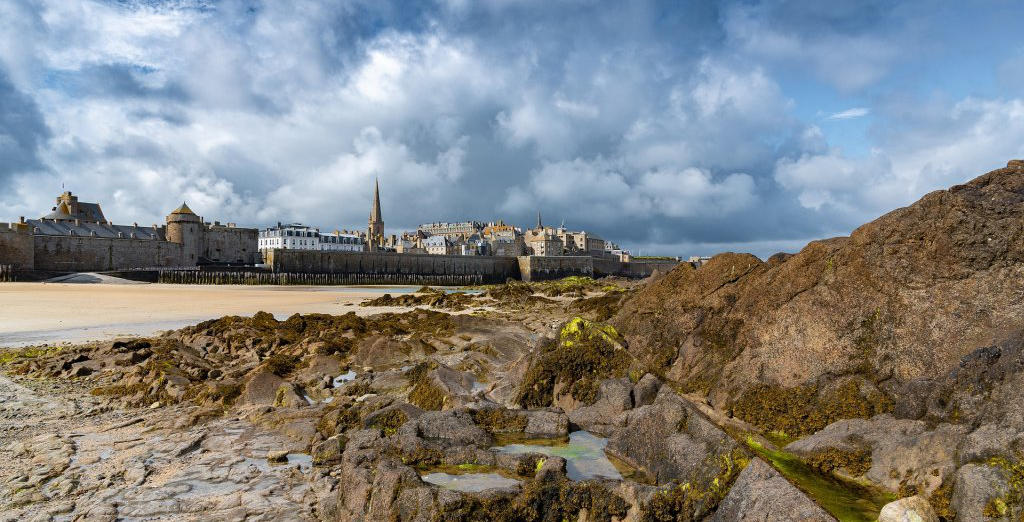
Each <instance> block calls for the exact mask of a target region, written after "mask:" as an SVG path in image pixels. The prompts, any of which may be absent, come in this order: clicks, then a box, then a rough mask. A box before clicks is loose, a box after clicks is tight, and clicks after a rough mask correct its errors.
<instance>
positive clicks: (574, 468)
mask: <svg viewBox="0 0 1024 522" xmlns="http://www.w3.org/2000/svg"><path fill="white" fill-rule="evenodd" d="M606 445H608V439H605V438H602V437H598V436H596V435H594V434H592V433H590V432H587V431H582V430H580V431H574V432H572V433H570V434H569V441H568V442H564V440H562V441H559V440H557V439H555V440H552V441H550V442H549V441H528V442H526V443H521V444H506V445H503V446H495V447H493V448H491V449H492V450H494V451H497V452H499V453H512V454H522V453H541V454H544V455H550V456H553V457H562V458H564V459H565V462H566V465H565V468H566V473H567V474H568V475H569V479H570V480H588V479H596V478H605V479H611V480H622V479H623V475H622V471H620V470H619V468H618V467H616V465H615V464H614V463H613V462H612V461H611V460H610V459H609V458H608V456H607V455H606V454H605V452H604V447H605V446H606ZM623 467H624V466H623ZM627 473H628V471H627Z"/></svg>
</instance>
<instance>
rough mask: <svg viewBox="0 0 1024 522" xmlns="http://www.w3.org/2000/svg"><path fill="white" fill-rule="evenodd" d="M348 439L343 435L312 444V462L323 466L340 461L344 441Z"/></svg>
mask: <svg viewBox="0 0 1024 522" xmlns="http://www.w3.org/2000/svg"><path fill="white" fill-rule="evenodd" d="M347 441H348V440H347V439H346V437H345V436H344V435H334V436H333V437H331V438H329V439H327V440H325V441H323V442H319V443H317V444H314V445H313V449H312V455H313V464H314V465H317V466H325V465H329V464H337V463H338V462H341V455H342V453H344V452H345V443H346V442H347Z"/></svg>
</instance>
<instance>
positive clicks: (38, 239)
mask: <svg viewBox="0 0 1024 522" xmlns="http://www.w3.org/2000/svg"><path fill="white" fill-rule="evenodd" d="M29 237H32V238H33V239H34V241H33V243H34V247H33V248H34V252H35V254H34V255H35V269H36V270H47V271H51V272H102V271H107V270H121V269H128V268H139V267H154V266H181V265H182V263H183V260H182V258H183V249H182V245H180V244H178V243H171V242H169V241H161V240H158V239H150V240H144V239H130V238H105V237H80V236H46V235H37V236H34V237H33V236H29Z"/></svg>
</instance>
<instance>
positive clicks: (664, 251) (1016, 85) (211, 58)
mask: <svg viewBox="0 0 1024 522" xmlns="http://www.w3.org/2000/svg"><path fill="white" fill-rule="evenodd" d="M1021 19H1024V4H1021V3H1020V2H1016V1H1009V0H1007V1H995V0H993V1H989V2H970V1H967V2H939V1H935V2H929V1H916V2H915V1H909V2H889V1H879V2H874V1H865V2H820V1H807V2H790V1H776V2H753V1H735V2H733V1H726V2H719V3H714V2H708V1H694V2H684V1H666V2H656V1H639V0H638V1H628V2H622V1H609V2H599V1H587V0H568V1H558V0H491V1H482V0H481V1H471V0H437V1H422V2H410V1H394V2H389V1H385V0H366V1H363V0H352V1H346V0H336V1H330V2H326V1H325V2H314V1H307V0H289V1H287V2H284V1H267V2H243V1H205V0H167V1H157V0H150V1H141V0H140V1H110V0H106V1H98V0H0V220H7V221H12V220H16V219H17V218H18V217H19V216H26V217H27V218H37V217H40V216H42V215H45V214H46V213H48V212H49V209H50V208H51V207H52V206H53V205H54V198H55V197H56V196H57V195H58V194H59V193H60V192H61V191H62V187H64V189H66V190H71V191H73V192H74V193H75V194H77V195H79V196H80V197H81V198H82V200H83V201H90V202H99V203H100V204H101V205H102V207H103V209H104V212H105V213H106V215H107V218H108V219H110V220H111V221H113V222H115V223H124V224H130V223H132V222H137V223H139V224H140V225H148V224H153V223H163V220H164V216H166V215H167V213H168V212H169V211H170V210H172V209H174V208H175V207H177V206H178V205H179V204H180V203H181V202H182V201H187V202H188V205H189V206H190V207H191V208H192V209H194V210H196V211H197V212H198V213H200V214H201V215H202V216H204V218H206V219H207V220H210V221H212V220H219V221H232V222H237V223H238V224H240V225H248V226H266V225H270V224H274V223H276V222H279V221H280V222H302V223H307V224H312V225H315V226H319V227H321V228H322V229H324V230H333V229H345V228H365V226H366V220H367V217H368V214H369V208H370V202H371V197H372V191H373V182H374V179H375V178H379V179H380V186H381V203H382V209H383V217H384V222H385V228H386V230H387V231H388V232H389V233H397V232H400V231H402V230H411V229H414V228H415V226H416V225H417V224H419V223H423V222H432V221H461V220H469V219H475V220H480V221H489V220H497V219H504V220H505V221H506V222H511V223H514V224H517V225H520V226H524V227H529V226H532V225H533V224H534V223H535V221H536V216H537V213H538V212H540V213H541V214H542V216H543V219H544V221H545V223H546V224H554V225H558V224H561V223H564V224H565V226H567V227H568V228H570V229H576V230H581V229H582V230H586V231H588V232H593V233H596V234H597V235H599V236H601V237H604V238H606V239H609V240H612V241H615V242H617V243H618V244H620V245H621V246H623V247H625V248H628V249H631V250H632V251H633V253H634V254H637V253H639V254H643V255H647V254H650V255H680V256H689V255H710V254H714V253H717V252H722V251H737V252H751V253H754V254H756V255H759V256H761V257H766V256H768V255H770V254H772V253H774V252H778V251H788V252H793V251H796V250H799V249H800V248H801V247H802V246H803V245H804V244H805V243H807V242H808V241H810V240H813V239H818V238H824V237H832V236H836V235H846V234H849V233H850V232H851V231H852V230H853V229H854V228H856V227H857V226H859V225H860V224H862V223H865V222H867V221H870V220H872V219H874V218H876V217H878V216H880V215H882V214H884V213H885V212H888V211H890V210H892V209H894V208H898V207H901V206H905V205H907V204H910V203H912V202H913V201H915V200H917V199H918V198H920V197H921V196H923V195H924V194H926V193H928V192H930V191H932V190H936V189H941V188H946V187H949V186H951V185H955V184H958V183H963V182H966V181H968V180H970V179H972V178H974V177H976V176H978V175H980V174H983V173H985V172H988V171H990V170H993V169H996V168H1000V167H1002V166H1004V165H1005V164H1006V162H1007V161H1008V160H1010V159H1013V158H1022V157H1024V38H1021V37H1020V36H1019V34H1020V31H1019V20H1021Z"/></svg>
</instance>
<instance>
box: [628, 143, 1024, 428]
mask: <svg viewBox="0 0 1024 522" xmlns="http://www.w3.org/2000/svg"><path fill="white" fill-rule="evenodd" d="M1022 220H1024V166H1022V165H1021V164H1020V163H1019V162H1018V163H1012V164H1011V165H1010V166H1008V167H1007V168H1003V169H999V170H995V171H993V172H990V173H988V174H985V175H983V176H980V177H978V178H977V179H975V180H973V181H971V182H969V183H967V184H964V185H958V186H955V187H952V188H950V189H949V190H942V191H936V192H933V193H930V194H928V195H926V196H925V197H923V198H922V199H921V200H920V201H918V202H916V203H914V204H913V205H911V206H909V207H906V208H901V209H898V210H895V211H893V212H890V213H889V214H886V215H885V216H882V217H881V218H879V219H877V220H875V221H873V222H871V223H868V224H866V225H863V226H861V227H860V228H858V229H857V230H855V231H854V232H853V233H852V234H851V235H850V237H843V238H835V239H829V240H824V241H814V242H811V243H810V244H808V245H807V246H806V247H805V248H804V249H803V250H801V251H800V253H798V254H796V255H793V256H774V257H772V258H771V259H769V260H768V261H766V262H765V261H761V260H759V259H757V258H756V257H754V256H751V255H744V254H721V255H718V256H715V257H714V258H712V259H711V261H710V262H708V263H707V264H705V265H704V266H701V267H700V268H699V269H696V270H695V269H693V268H691V267H689V265H686V264H683V265H680V266H679V267H677V268H675V269H673V270H672V271H671V272H670V273H669V274H667V275H666V276H664V277H662V278H660V279H658V280H656V281H653V282H651V283H650V284H648V285H647V286H646V287H644V288H642V289H640V290H639V291H637V292H636V293H635V295H633V296H632V297H631V298H629V299H627V300H626V301H625V303H624V304H623V307H622V310H621V311H620V312H619V313H618V314H616V316H615V317H614V318H613V319H612V321H611V322H612V323H613V324H614V325H615V326H616V328H617V329H618V330H619V331H620V332H621V333H622V334H623V335H624V337H625V340H626V341H627V343H628V346H629V350H630V352H631V353H632V354H633V355H635V356H637V357H639V358H640V359H642V360H643V361H645V363H646V364H647V365H649V366H650V367H651V368H654V369H656V370H658V371H661V372H664V374H665V375H666V376H668V377H669V378H671V379H672V380H675V381H677V382H679V383H681V384H682V385H683V386H684V388H685V389H687V390H688V391H694V392H700V393H704V394H707V395H709V397H710V399H711V401H712V403H713V404H714V405H715V406H716V407H719V408H721V409H723V410H724V409H729V408H733V409H734V411H735V412H736V415H737V416H739V417H741V418H744V419H746V420H750V421H752V422H754V423H755V424H757V425H759V426H760V427H762V428H765V429H773V430H780V431H787V432H790V434H795V433H793V432H799V433H810V432H813V431H817V430H819V429H821V428H823V427H824V426H826V425H828V424H829V423H831V422H833V421H835V420H839V419H842V418H855V417H862V418H866V417H870V416H872V415H875V414H878V413H884V412H887V411H893V409H894V407H895V404H899V403H902V402H904V399H905V398H906V397H910V396H911V395H913V390H911V389H909V388H908V385H910V384H911V383H913V382H915V381H916V380H919V379H934V378H937V377H940V376H942V375H944V374H945V373H947V372H949V371H951V370H952V369H953V368H956V367H957V366H958V365H959V364H960V362H961V359H962V358H963V357H964V356H966V355H968V354H971V353H972V352H975V351H976V350H978V349H979V348H983V347H987V346H992V345H993V344H996V343H998V342H999V341H1000V340H1001V339H1003V338H1005V337H1006V336H1007V333H1008V332H1014V331H1018V330H1020V329H1021V328H1022V327H1024V300H1021V299H1020V295H1021V293H1022V291H1024V277H1022V276H1024V228H1022V227H1021V226H1020V223H1021V222H1022ZM990 356H991V355H988V354H985V353H979V357H990ZM925 388H926V387H925ZM917 390H918V391H920V390H921V387H918V388H917ZM894 403H895V404H894Z"/></svg>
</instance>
